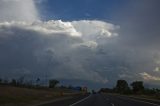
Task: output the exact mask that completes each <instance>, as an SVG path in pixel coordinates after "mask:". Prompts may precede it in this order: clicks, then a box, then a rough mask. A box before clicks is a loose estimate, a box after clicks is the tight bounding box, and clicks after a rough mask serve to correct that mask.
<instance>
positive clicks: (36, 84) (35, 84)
mask: <svg viewBox="0 0 160 106" xmlns="http://www.w3.org/2000/svg"><path fill="white" fill-rule="evenodd" d="M40 81H41V79H40V78H37V79H36V80H35V81H33V80H30V81H26V80H25V78H24V77H20V78H18V79H11V80H6V79H1V78H0V85H10V86H16V87H26V88H41V87H48V88H55V87H56V85H57V84H59V83H60V82H59V81H58V80H56V79H50V80H49V81H48V84H47V86H43V85H41V84H40Z"/></svg>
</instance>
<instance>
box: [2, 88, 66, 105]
mask: <svg viewBox="0 0 160 106" xmlns="http://www.w3.org/2000/svg"><path fill="white" fill-rule="evenodd" d="M64 95H68V93H67V94H64ZM61 96H62V95H61V93H60V92H57V91H56V92H55V91H54V90H48V91H47V90H42V89H41V90H36V89H27V88H18V87H11V86H0V106H1V105H4V104H12V105H13V104H17V105H16V106H19V105H18V104H21V105H22V104H30V103H36V102H37V103H38V102H39V101H46V100H53V99H57V98H59V97H61ZM7 106H8V105H7Z"/></svg>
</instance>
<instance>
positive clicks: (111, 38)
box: [0, 0, 160, 86]
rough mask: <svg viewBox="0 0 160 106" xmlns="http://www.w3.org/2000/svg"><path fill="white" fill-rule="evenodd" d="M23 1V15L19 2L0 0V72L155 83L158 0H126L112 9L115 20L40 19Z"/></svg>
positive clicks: (158, 75) (159, 61) (159, 60)
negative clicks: (114, 12) (126, 1)
mask: <svg viewBox="0 0 160 106" xmlns="http://www.w3.org/2000/svg"><path fill="white" fill-rule="evenodd" d="M8 2H10V3H11V4H12V6H13V8H12V6H11V7H9V8H10V10H12V13H13V15H11V13H9V12H8V10H7V9H8V8H6V7H7V6H9V5H10V3H8ZM15 2H16V3H18V5H17V4H16V3H15ZM26 3H28V5H29V7H28V6H27V7H26V8H28V9H27V11H26V14H25V15H26V16H25V15H24V14H23V12H21V10H19V11H18V12H17V10H18V9H17V8H22V10H25V9H24V8H25V7H23V5H21V4H23V3H22V2H21V1H19V0H14V1H13V2H11V1H10V0H2V1H0V14H1V15H0V21H1V22H0V77H2V78H13V77H16V78H18V77H20V76H25V77H27V78H37V77H40V78H41V79H43V78H45V77H47V78H48V79H50V78H55V79H61V80H63V79H64V80H66V81H67V80H70V82H72V81H75V82H76V81H77V82H78V81H82V82H90V83H94V85H95V86H96V85H97V84H101V85H103V84H105V86H113V85H114V83H115V81H116V80H118V79H126V80H128V81H134V80H143V81H144V82H145V83H147V84H153V85H157V86H159V81H160V48H159V45H160V43H159V34H160V32H159V31H160V27H159V25H160V23H159V19H160V14H159V12H158V10H160V9H159V8H160V6H159V0H153V1H151V0H141V1H139V0H134V1H131V0H130V1H129V3H128V4H127V5H125V6H123V8H121V9H119V10H118V13H116V14H115V16H114V17H116V18H114V19H115V20H114V21H115V22H114V23H116V24H113V23H109V22H105V21H101V20H79V21H74V20H73V21H61V20H50V21H40V17H39V14H38V11H37V9H36V6H35V2H34V0H28V1H27V0H26ZM1 4H5V5H6V6H1ZM17 6H20V7H17ZM29 8H30V9H32V12H33V13H30V11H31V10H30V9H29ZM126 8H127V9H126ZM19 14H22V15H19ZM10 15H11V16H10ZM99 86H100V85H99ZM103 86H104V85H103Z"/></svg>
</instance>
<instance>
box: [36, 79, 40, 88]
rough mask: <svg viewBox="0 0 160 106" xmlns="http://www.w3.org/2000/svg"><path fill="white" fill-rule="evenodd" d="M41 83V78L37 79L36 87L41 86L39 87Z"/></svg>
mask: <svg viewBox="0 0 160 106" xmlns="http://www.w3.org/2000/svg"><path fill="white" fill-rule="evenodd" d="M39 82H40V78H37V79H36V86H39V85H40V84H39Z"/></svg>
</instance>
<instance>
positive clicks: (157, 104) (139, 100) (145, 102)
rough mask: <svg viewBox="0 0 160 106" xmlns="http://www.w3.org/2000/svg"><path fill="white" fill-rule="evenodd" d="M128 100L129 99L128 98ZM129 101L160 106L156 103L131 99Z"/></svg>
mask: <svg viewBox="0 0 160 106" xmlns="http://www.w3.org/2000/svg"><path fill="white" fill-rule="evenodd" d="M127 99H129V98H127ZM129 100H132V101H136V102H142V103H147V104H151V105H154V106H160V105H158V104H155V103H151V102H145V101H141V100H135V99H129Z"/></svg>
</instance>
